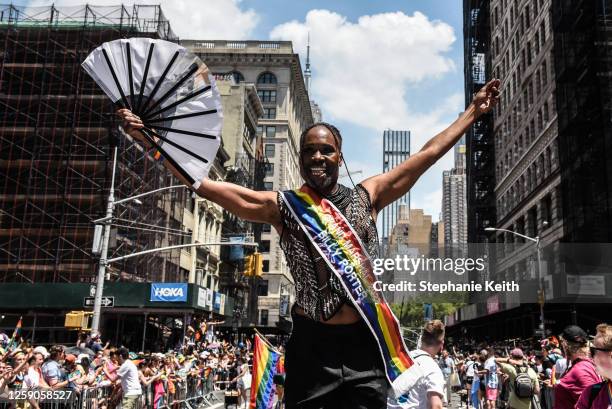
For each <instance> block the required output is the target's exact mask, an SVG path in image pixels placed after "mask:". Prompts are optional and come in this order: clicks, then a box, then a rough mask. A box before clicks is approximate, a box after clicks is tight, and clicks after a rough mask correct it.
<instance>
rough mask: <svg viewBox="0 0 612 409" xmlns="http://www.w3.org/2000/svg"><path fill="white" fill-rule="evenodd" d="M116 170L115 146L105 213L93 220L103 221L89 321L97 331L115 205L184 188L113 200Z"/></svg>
mask: <svg viewBox="0 0 612 409" xmlns="http://www.w3.org/2000/svg"><path fill="white" fill-rule="evenodd" d="M116 171H117V147H115V149H114V151H113V173H112V178H111V186H110V191H109V193H108V200H107V203H106V215H105V217H103V218H101V219H97V220H94V221H93V222H94V223H95V224H100V223H104V233H103V235H102V239H101V242H102V248H101V251H100V261H99V266H98V279H97V281H96V295H95V298H94V307H93V318H92V322H91V331H92V332H98V330H99V328H100V314H101V312H102V295H103V292H104V280H105V279H106V266H107V265H108V264H109V260H108V244H109V242H110V228H111V222H112V220H113V212H114V210H115V205H117V204H121V203H125V202H128V201H130V200H138V199H139V198H141V197H144V196H148V195H151V194H154V193H157V192H161V191H164V190H170V189H177V188H185V187H186V186H185V185H173V186H166V187H162V188H159V189H155V190H152V191H150V192H145V193H140V194H138V195H134V196H130V197H126V198H124V199H121V200H117V201H115V174H116Z"/></svg>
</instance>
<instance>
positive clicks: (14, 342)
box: [6, 317, 23, 351]
mask: <svg viewBox="0 0 612 409" xmlns="http://www.w3.org/2000/svg"><path fill="white" fill-rule="evenodd" d="M22 321H23V317H19V321H17V325H16V326H15V331H13V336H12V337H11V340H10V341H9V343H8V346H7V347H6V349H7V351H13V350H15V349H17V347H18V346H19V344H21V325H22Z"/></svg>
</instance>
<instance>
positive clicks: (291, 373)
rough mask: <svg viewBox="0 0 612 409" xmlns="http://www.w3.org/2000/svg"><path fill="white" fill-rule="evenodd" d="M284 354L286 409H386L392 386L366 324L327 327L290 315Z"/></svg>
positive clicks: (361, 322) (293, 314) (293, 313)
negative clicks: (290, 329) (288, 332)
mask: <svg viewBox="0 0 612 409" xmlns="http://www.w3.org/2000/svg"><path fill="white" fill-rule="evenodd" d="M291 315H292V318H293V331H292V332H291V337H290V338H289V342H288V343H287V350H286V353H285V371H286V374H287V375H286V379H285V402H286V408H287V409H342V408H346V409H362V408H363V409H385V408H386V407H387V388H388V382H387V378H386V376H385V371H384V366H383V362H382V358H381V356H380V352H379V349H378V345H377V343H376V340H375V339H374V336H373V335H372V333H371V332H370V330H369V328H368V327H367V326H366V324H365V323H364V322H363V321H360V322H358V323H355V324H348V325H329V324H324V323H320V322H316V321H313V320H311V319H309V318H306V317H303V316H301V315H297V314H295V312H293V311H292V314H291Z"/></svg>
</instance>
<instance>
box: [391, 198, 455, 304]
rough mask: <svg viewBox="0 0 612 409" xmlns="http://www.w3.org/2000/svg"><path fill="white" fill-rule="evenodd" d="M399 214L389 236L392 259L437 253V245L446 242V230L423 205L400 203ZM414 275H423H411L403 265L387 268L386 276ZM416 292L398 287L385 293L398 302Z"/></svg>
mask: <svg viewBox="0 0 612 409" xmlns="http://www.w3.org/2000/svg"><path fill="white" fill-rule="evenodd" d="M398 217H399V218H398V221H397V223H396V224H395V225H394V226H393V230H392V232H391V235H390V236H389V243H388V251H387V256H386V257H387V258H390V259H394V258H396V257H397V256H400V257H404V256H407V257H409V258H418V257H420V256H425V257H437V256H438V246H439V245H442V244H443V242H444V237H443V236H444V233H443V229H442V226H440V223H432V221H431V216H430V215H427V214H425V213H424V212H423V209H410V208H409V207H408V205H407V204H402V205H400V206H399V207H398ZM415 277H416V279H422V277H419V276H415V275H411V274H410V273H409V272H407V271H405V270H401V269H400V270H393V271H385V276H383V280H384V281H385V282H393V283H401V282H402V281H409V282H414V281H415ZM416 281H418V280H416ZM415 295H417V293H414V294H407V293H405V292H402V291H395V292H389V293H387V294H385V297H386V299H387V300H388V301H389V302H391V303H398V302H402V300H404V299H409V298H411V297H414V296H415Z"/></svg>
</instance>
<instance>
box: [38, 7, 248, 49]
mask: <svg viewBox="0 0 612 409" xmlns="http://www.w3.org/2000/svg"><path fill="white" fill-rule="evenodd" d="M50 3H51V2H50V1H48V0H46V1H42V0H34V1H32V2H29V3H28V6H30V7H35V6H48V5H50ZM84 3H85V2H84V1H83V0H59V1H54V4H55V6H56V7H63V6H81V5H83V4H84ZM88 3H89V4H90V5H92V6H96V5H100V6H102V5H106V6H108V5H113V6H114V5H117V4H119V3H121V2H120V1H119V2H118V1H117V0H97V1H93V2H88ZM240 3H241V0H206V1H201V0H162V1H159V2H151V1H150V0H136V1H131V2H124V4H125V5H126V6H128V7H130V6H131V5H132V4H161V7H162V11H163V13H164V14H165V15H166V17H167V18H168V19H169V20H170V26H171V27H172V30H173V31H174V32H175V33H176V34H177V35H178V36H179V37H180V38H184V39H187V38H189V39H207V40H242V39H246V38H249V37H250V36H251V35H252V33H253V30H254V29H255V27H256V26H257V23H258V22H259V19H260V17H259V15H258V14H257V13H256V12H255V11H254V10H252V9H249V10H243V9H242V8H241V4H240Z"/></svg>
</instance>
